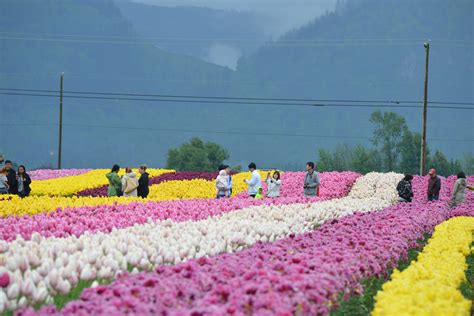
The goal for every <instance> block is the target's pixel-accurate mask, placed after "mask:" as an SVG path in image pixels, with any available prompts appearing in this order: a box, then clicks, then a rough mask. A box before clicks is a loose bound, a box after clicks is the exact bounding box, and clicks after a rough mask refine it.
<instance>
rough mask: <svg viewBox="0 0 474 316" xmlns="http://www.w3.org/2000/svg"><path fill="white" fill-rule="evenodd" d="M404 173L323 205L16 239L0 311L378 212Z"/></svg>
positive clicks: (3, 265) (2, 264)
mask: <svg viewBox="0 0 474 316" xmlns="http://www.w3.org/2000/svg"><path fill="white" fill-rule="evenodd" d="M401 177H402V175H400V174H395V173H387V174H380V173H371V174H368V175H366V176H363V177H361V178H359V180H358V181H357V182H356V183H355V185H354V186H353V188H352V190H351V192H350V194H349V195H348V196H347V197H344V198H340V199H336V200H330V201H324V202H318V203H311V204H291V205H262V206H254V207H249V208H246V209H242V210H237V211H233V212H230V213H226V214H224V215H221V216H216V217H211V218H208V219H205V220H201V221H197V222H194V221H186V222H181V223H177V222H173V221H171V220H166V221H161V222H156V223H155V222H153V221H151V220H149V222H148V223H147V224H142V225H135V226H133V227H129V228H125V229H119V230H115V229H114V230H113V231H112V232H111V233H94V234H89V233H85V234H84V235H82V236H80V237H79V238H77V237H67V238H56V237H49V238H43V237H41V236H40V235H39V234H34V235H33V237H32V239H31V240H29V241H25V240H23V239H22V238H17V239H16V240H15V241H13V242H11V243H9V244H8V246H7V247H5V248H8V249H5V250H6V252H4V253H3V255H0V275H2V273H4V272H6V271H7V272H8V273H9V275H10V278H11V282H10V285H9V286H8V288H6V289H0V312H2V311H3V310H5V309H9V310H14V309H16V308H18V307H20V306H24V305H28V304H34V303H38V302H43V301H51V300H52V295H56V294H58V293H60V294H67V293H69V291H70V290H71V288H73V287H74V286H76V285H77V283H78V281H79V280H94V279H97V278H99V279H110V278H113V277H114V276H115V275H116V274H117V273H121V272H122V271H126V270H127V269H129V268H130V267H135V268H139V269H141V270H149V269H152V268H153V267H154V266H156V265H160V264H176V263H178V262H182V261H185V260H189V259H192V258H199V257H202V256H212V255H216V254H219V253H224V252H230V253H232V252H234V251H239V250H242V249H244V248H247V247H249V246H251V245H253V244H255V243H256V242H257V241H274V240H277V239H280V238H283V237H286V236H288V235H289V234H292V233H293V234H301V233H304V232H307V231H310V230H312V229H315V228H316V227H318V226H319V225H321V224H323V223H324V222H326V221H328V220H333V219H336V218H340V217H343V216H346V215H349V214H352V213H353V212H355V211H361V212H368V211H374V210H381V209H383V208H386V207H388V206H390V205H392V204H394V203H396V201H397V192H396V189H395V188H396V184H397V183H398V181H399V180H400V179H401ZM1 258H3V259H1ZM5 258H6V259H5ZM135 270H136V269H135Z"/></svg>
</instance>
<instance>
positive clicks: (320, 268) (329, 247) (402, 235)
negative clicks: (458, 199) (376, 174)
mask: <svg viewBox="0 0 474 316" xmlns="http://www.w3.org/2000/svg"><path fill="white" fill-rule="evenodd" d="M470 201H471V202H472V198H470ZM466 207H467V208H468V209H469V210H472V208H473V204H472V203H470V204H466V205H464V208H466ZM449 212H450V211H449V209H448V207H447V205H446V203H445V202H441V201H440V202H433V203H429V204H426V203H422V202H414V203H410V204H408V203H405V204H398V205H395V206H393V207H390V208H387V209H385V210H383V211H380V212H373V213H364V214H361V213H356V214H355V215H352V216H348V217H345V218H343V219H341V220H334V221H332V222H329V223H326V224H324V225H323V226H321V227H320V228H319V229H318V230H316V231H313V232H310V233H307V234H304V235H299V236H290V237H288V238H286V239H282V240H280V241H277V242H273V243H258V244H256V245H255V246H253V247H251V248H249V249H247V250H244V251H241V252H238V253H234V254H224V255H219V256H215V257H211V258H200V259H197V260H191V261H188V262H185V263H182V264H179V265H176V266H160V267H158V268H157V269H156V271H155V272H150V273H138V274H123V275H121V276H119V278H118V279H117V280H116V281H114V282H113V283H112V284H110V285H107V286H98V287H96V288H90V289H86V290H85V291H84V292H83V294H82V296H81V298H80V299H79V300H77V301H73V302H71V303H69V304H67V305H66V306H65V307H64V308H63V309H62V310H61V311H57V310H56V309H55V307H54V306H46V307H44V308H42V309H41V310H40V311H39V314H41V315H53V314H61V315H72V314H81V315H86V314H92V315H119V314H136V315H156V314H160V315H165V314H166V315H225V314H228V315H326V314H328V313H329V311H330V310H331V309H332V308H334V306H335V304H336V301H337V298H338V296H339V295H340V294H341V293H345V294H347V295H350V294H353V293H360V292H361V291H362V288H361V285H360V283H359V282H360V281H361V279H363V278H367V277H371V276H380V275H383V274H384V273H386V271H387V269H388V268H391V267H394V266H395V265H396V263H397V261H398V260H399V259H400V258H406V257H407V253H408V250H409V249H411V248H415V247H417V243H416V240H417V239H419V238H422V236H423V234H424V233H430V232H432V231H433V229H434V227H435V226H436V225H437V224H439V223H441V222H442V221H444V220H445V219H446V218H448V217H449V216H450V214H449ZM33 314H35V312H34V311H33V310H32V309H28V310H23V311H21V312H20V313H19V314H18V315H33Z"/></svg>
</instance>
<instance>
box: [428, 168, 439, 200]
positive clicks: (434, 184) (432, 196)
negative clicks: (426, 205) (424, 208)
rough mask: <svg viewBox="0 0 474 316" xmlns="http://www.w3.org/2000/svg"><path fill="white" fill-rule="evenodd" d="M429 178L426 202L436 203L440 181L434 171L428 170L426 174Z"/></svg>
mask: <svg viewBox="0 0 474 316" xmlns="http://www.w3.org/2000/svg"><path fill="white" fill-rule="evenodd" d="M428 174H429V175H430V178H429V180H428V192H427V194H428V201H438V200H439V191H440V190H441V179H440V178H439V177H438V175H437V172H436V169H430V172H429V173H428Z"/></svg>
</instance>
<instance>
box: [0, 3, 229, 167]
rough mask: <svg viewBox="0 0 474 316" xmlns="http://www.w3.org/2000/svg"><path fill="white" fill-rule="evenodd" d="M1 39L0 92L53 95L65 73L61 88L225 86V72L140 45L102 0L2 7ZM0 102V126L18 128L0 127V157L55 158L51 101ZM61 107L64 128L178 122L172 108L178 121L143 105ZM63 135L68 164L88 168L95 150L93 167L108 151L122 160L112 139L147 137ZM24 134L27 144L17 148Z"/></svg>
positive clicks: (76, 130)
mask: <svg viewBox="0 0 474 316" xmlns="http://www.w3.org/2000/svg"><path fill="white" fill-rule="evenodd" d="M0 32H2V36H1V39H0V46H1V58H0V87H9V88H26V89H54V90H57V89H59V74H60V73H61V72H64V73H65V90H68V91H100V92H104V91H105V92H109V91H112V92H125V93H127V92H129V93H156V92H160V93H163V94H166V93H168V94H170V93H176V92H177V91H179V93H182V94H197V93H202V94H206V93H213V92H214V89H221V88H220V87H219V84H221V83H222V84H224V85H225V82H226V81H227V80H228V78H229V76H230V72H229V71H228V70H227V69H226V68H223V67H219V66H216V65H213V64H209V63H206V62H203V61H200V60H198V59H195V58H192V57H188V56H184V55H178V54H172V53H169V52H165V51H163V50H160V49H158V48H156V47H155V46H154V45H152V44H149V43H145V44H144V43H140V42H139V40H138V36H137V33H136V31H135V29H134V28H133V26H132V25H131V24H130V23H129V22H128V21H127V20H126V19H125V18H124V17H123V16H122V15H121V13H120V10H119V9H118V8H117V7H116V6H115V4H114V2H113V1H109V0H93V1H92V0H84V1H74V0H61V1H59V0H48V1H41V2H36V1H33V2H32V1H29V0H6V1H1V2H0ZM209 80H212V81H213V82H212V83H211V84H208V81H209ZM0 102H1V107H2V118H1V120H2V123H4V122H5V123H7V122H8V124H17V125H16V126H7V125H6V124H0V125H1V126H0V130H1V132H2V135H7V138H8V139H9V141H7V142H5V143H4V144H2V148H0V151H3V152H5V153H9V154H10V155H13V156H17V157H18V156H19V157H27V158H23V159H22V160H23V161H25V163H27V164H29V165H35V164H36V165H38V164H41V163H47V162H49V161H55V160H56V149H57V130H56V129H57V127H54V126H55V125H56V124H57V117H58V116H57V115H58V114H57V111H58V110H57V104H58V101H57V99H52V98H45V97H35V98H34V97H24V96H23V97H19V96H5V95H3V96H0ZM64 105H65V109H64V123H65V124H76V125H77V124H91V125H102V126H103V125H107V126H118V127H121V126H125V125H127V126H133V125H135V126H140V125H141V126H143V125H145V124H146V125H148V126H154V125H155V124H156V123H157V122H158V121H159V119H161V118H163V117H166V115H170V120H169V121H170V122H171V124H173V122H174V121H173V119H178V118H179V116H180V115H182V112H179V111H180V110H179V109H182V107H180V106H176V104H172V105H173V106H175V108H177V110H178V112H177V114H176V113H175V112H174V111H175V109H167V108H166V107H164V109H166V111H165V112H163V111H162V110H163V107H159V105H160V104H155V103H153V104H150V103H149V102H148V103H145V104H143V102H125V101H115V100H87V99H82V100H77V99H66V100H65V104H64ZM19 122H21V123H22V124H23V125H24V124H26V125H28V126H22V125H21V124H19ZM18 124H19V126H18ZM122 133H123V134H122ZM64 134H65V135H64V136H65V144H64V156H65V161H66V162H67V161H69V163H70V166H74V165H78V164H81V163H84V165H87V164H88V162H87V161H86V160H87V158H86V157H87V156H88V155H87V154H86V155H85V154H84V152H85V151H91V152H95V153H99V154H98V155H96V156H94V157H93V158H92V159H93V160H94V163H97V164H98V165H102V164H106V165H108V164H109V158H108V157H106V156H107V153H110V152H111V151H112V152H113V153H112V155H113V156H115V157H122V156H125V155H128V154H127V153H128V152H129V148H127V147H126V146H118V142H119V141H120V142H122V143H137V141H138V139H139V138H141V139H143V138H146V137H144V136H143V135H141V134H140V133H137V132H133V131H120V129H90V128H81V127H73V126H69V127H68V126H65V128H64ZM97 135H100V137H99V138H97ZM167 136H169V135H167ZM29 137H31V139H30V140H29V142H28V146H18V141H19V140H20V139H26V138H29ZM154 139H155V140H156V138H154ZM147 147H148V148H153V147H152V146H147ZM136 148H139V147H136ZM149 155H150V156H157V153H156V151H153V150H152V151H151V152H149ZM161 155H162V153H161V154H160V155H159V156H160V159H161ZM75 157H80V158H75ZM140 157H141V155H139V157H137V159H140ZM112 159H114V158H112ZM128 159H130V158H128V157H127V158H124V161H127V160H128Z"/></svg>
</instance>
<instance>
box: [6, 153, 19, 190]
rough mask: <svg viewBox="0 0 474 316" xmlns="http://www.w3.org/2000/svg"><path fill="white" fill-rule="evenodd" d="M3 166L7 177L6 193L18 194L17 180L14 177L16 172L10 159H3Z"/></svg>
mask: <svg viewBox="0 0 474 316" xmlns="http://www.w3.org/2000/svg"><path fill="white" fill-rule="evenodd" d="M5 168H6V170H7V179H8V186H9V189H8V193H10V194H18V181H17V178H16V172H15V170H14V169H13V164H12V162H11V161H10V160H5Z"/></svg>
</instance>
